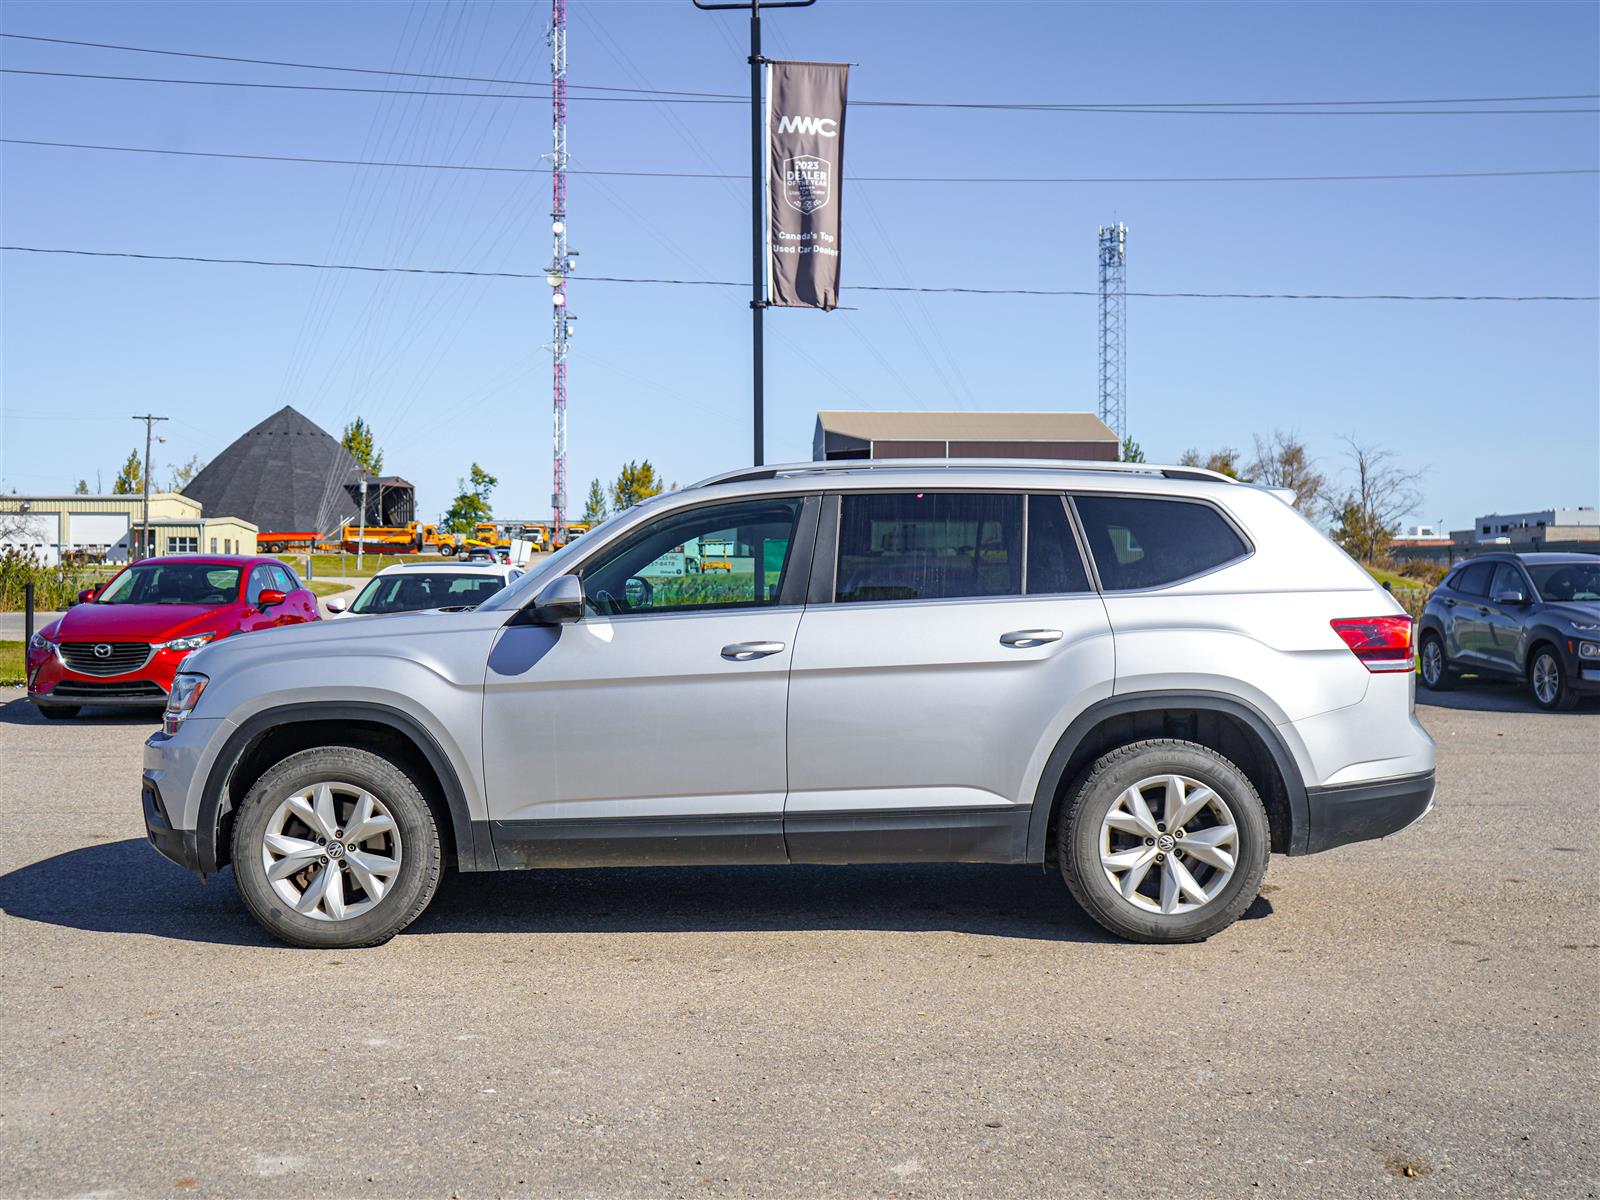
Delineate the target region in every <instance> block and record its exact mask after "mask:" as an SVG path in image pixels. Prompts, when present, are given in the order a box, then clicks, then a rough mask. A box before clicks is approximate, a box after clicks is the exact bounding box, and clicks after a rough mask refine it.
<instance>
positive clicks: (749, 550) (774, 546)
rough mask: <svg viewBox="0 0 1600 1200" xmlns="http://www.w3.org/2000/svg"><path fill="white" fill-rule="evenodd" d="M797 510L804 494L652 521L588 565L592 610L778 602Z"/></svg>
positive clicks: (616, 612)
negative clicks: (800, 496)
mask: <svg viewBox="0 0 1600 1200" xmlns="http://www.w3.org/2000/svg"><path fill="white" fill-rule="evenodd" d="M800 509H801V500H800V498H799V497H782V498H779V499H773V500H744V501H739V502H738V503H734V504H716V505H709V506H707V507H705V508H696V509H690V510H689V511H688V512H679V513H674V514H672V515H670V516H665V517H662V518H661V519H660V520H657V521H652V522H650V523H649V524H648V525H646V526H644V527H643V528H642V529H640V530H638V531H637V532H635V533H633V534H631V535H630V536H628V537H627V538H625V539H623V542H622V544H621V545H619V546H617V547H616V548H615V549H613V550H607V551H605V552H604V553H602V555H601V556H600V557H599V558H597V559H595V560H594V561H592V562H589V563H586V564H584V566H583V568H582V569H581V571H580V572H579V574H580V575H581V576H582V579H583V590H584V593H585V595H586V596H587V598H588V605H589V610H590V611H591V612H594V613H598V614H600V615H602V616H622V615H626V614H629V613H653V612H693V611H700V610H713V609H725V608H755V607H759V606H762V605H770V604H776V603H777V602H778V596H779V594H780V591H781V588H782V583H783V579H784V572H785V571H786V570H787V569H788V567H789V557H790V555H789V551H790V548H791V547H792V545H793V544H794V531H795V526H796V524H797V522H798V521H799V517H800ZM807 565H809V564H807ZM801 569H804V568H803V567H802V568H801Z"/></svg>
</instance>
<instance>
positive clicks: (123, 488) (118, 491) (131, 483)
mask: <svg viewBox="0 0 1600 1200" xmlns="http://www.w3.org/2000/svg"><path fill="white" fill-rule="evenodd" d="M111 491H112V493H113V494H114V495H118V496H134V495H137V494H139V493H140V492H142V491H144V466H143V464H141V463H140V462H139V452H138V451H137V450H132V451H129V453H128V461H127V462H125V463H123V464H122V470H120V471H118V472H117V481H116V482H115V483H113V484H112V485H111Z"/></svg>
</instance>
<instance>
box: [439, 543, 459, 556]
mask: <svg viewBox="0 0 1600 1200" xmlns="http://www.w3.org/2000/svg"><path fill="white" fill-rule="evenodd" d="M439 553H440V554H442V555H443V556H444V557H445V558H454V557H455V554H456V548H455V547H454V546H451V545H448V544H446V545H442V546H440V547H439Z"/></svg>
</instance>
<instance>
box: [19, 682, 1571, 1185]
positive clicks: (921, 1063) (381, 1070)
mask: <svg viewBox="0 0 1600 1200" xmlns="http://www.w3.org/2000/svg"><path fill="white" fill-rule="evenodd" d="M1439 700H1440V701H1441V703H1432V702H1427V701H1425V703H1424V704H1423V706H1422V709H1421V711H1422V714H1423V720H1424V722H1425V724H1426V725H1427V726H1428V728H1429V730H1430V731H1431V732H1432V734H1433V736H1434V737H1435V738H1436V739H1437V741H1438V743H1439V808H1438V810H1437V811H1436V812H1435V813H1433V814H1432V815H1431V816H1429V817H1428V818H1427V819H1426V820H1425V821H1424V822H1423V823H1422V824H1420V825H1419V826H1417V827H1415V828H1413V829H1412V830H1410V831H1408V832H1406V833H1404V834H1402V835H1399V836H1397V837H1394V838H1391V839H1389V840H1386V841H1383V842H1377V843H1368V844H1364V845H1356V846H1350V847H1346V848H1344V849H1341V850H1336V851H1333V852H1331V853H1328V854H1324V855H1319V856H1314V857H1310V858H1304V859H1286V858H1281V857H1280V858H1275V859H1274V860H1273V862H1272V865H1271V868H1270V870H1269V872H1268V875H1267V882H1266V887H1265V889H1264V891H1265V894H1264V896H1263V898H1262V900H1261V901H1260V902H1258V903H1257V905H1256V907H1255V908H1254V909H1253V910H1252V911H1251V912H1250V914H1249V915H1248V917H1247V919H1245V920H1243V921H1241V922H1239V923H1238V924H1237V925H1235V926H1234V927H1233V928H1231V929H1229V930H1228V931H1226V932H1224V933H1223V934H1221V935H1219V936H1218V937H1216V938H1214V939H1213V940H1212V941H1210V942H1208V943H1206V944H1203V945H1196V946H1182V947H1164V948H1163V947H1146V946H1132V945H1126V944H1122V943H1117V942H1111V941H1108V940H1107V939H1106V938H1105V937H1104V936H1103V935H1101V934H1100V932H1099V931H1098V929H1097V927H1096V926H1094V925H1093V924H1091V923H1090V921H1089V920H1088V919H1087V918H1086V917H1084V916H1083V915H1082V914H1081V913H1080V912H1079V911H1078V910H1077V909H1076V908H1075V907H1074V905H1073V904H1072V901H1071V899H1070V898H1069V897H1068V895H1067V893H1066V889H1065V888H1064V886H1063V885H1062V884H1061V882H1060V880H1059V878H1058V877H1056V876H1054V875H1046V874H1043V873H1041V872H1040V871H1038V870H1037V869H1025V868H1001V867H943V866H937V867H931V866H930V867H923V866H918V867H862V868H810V867H808V868H742V869H685V870H674V871H667V870H615V871H609V872H605V871H578V872H547V873H538V874H518V875H503V876H471V875H468V876H456V877H451V878H448V879H447V880H446V883H445V886H444V888H443V889H442V891H441V893H440V895H439V897H438V899H437V900H436V901H435V903H434V904H433V906H432V908H431V909H430V910H429V911H428V912H427V913H426V914H425V915H424V916H423V917H422V918H421V920H419V921H418V922H417V923H416V924H415V925H414V926H413V927H412V928H411V930H409V931H408V932H406V933H404V934H402V935H401V936H400V937H398V938H396V939H395V940H394V941H393V942H391V943H389V944H388V945H386V946H383V947H380V948H378V949H374V950H366V951H357V952H332V953H330V952H321V953H318V952H308V951H299V950H290V949H286V948H283V947H280V946H278V945H276V944H275V943H272V942H270V941H268V940H267V939H266V938H265V936H264V935H263V934H262V933H261V932H260V931H259V930H258V928H257V926H256V925H255V924H254V922H253V921H251V920H250V918H249V917H248V915H247V914H246V913H245V911H244V909H243V907H242V906H241V904H240V902H239V900H238V898H237V896H236V894H235V892H234V890H233V885H232V880H231V877H230V876H227V875H224V877H222V878H221V879H214V880H212V881H210V882H209V883H206V884H202V883H200V882H199V881H198V880H196V879H194V878H193V877H191V876H189V875H187V874H185V873H184V872H182V871H180V870H179V869H178V868H176V867H174V866H172V865H170V864H169V863H167V862H166V861H165V860H163V859H161V858H159V857H158V856H157V855H156V854H155V852H154V851H153V850H151V849H150V848H149V847H148V846H147V845H146V844H145V842H144V840H143V827H142V824H141V820H140V816H139V805H138V791H137V782H138V772H139V747H140V742H141V741H142V740H143V738H144V737H145V736H146V735H147V734H148V733H149V731H150V730H151V729H152V728H153V723H152V722H151V721H149V720H148V719H144V718H134V717H127V716H116V717H105V718H95V717H92V716H90V717H88V718H86V719H84V720H81V721H78V722H50V723H48V724H47V723H45V722H44V721H42V720H40V719H39V718H38V717H37V716H36V715H35V714H34V713H33V712H32V711H31V710H30V709H29V707H28V706H27V704H26V703H25V702H24V701H22V700H21V699H20V693H19V692H17V691H15V690H9V691H0V1012H3V1013H4V1014H5V1019H4V1020H3V1021H0V1085H3V1086H0V1196H6V1197H31V1196H52V1197H53V1196H80V1195H95V1196H100V1197H114V1196H127V1197H134V1196H161V1195H179V1196H268V1195H271V1196H279V1195H283V1196H309V1195H337V1196H451V1195H459V1196H463V1197H467V1196H507V1195H527V1194H532V1195H550V1194H564V1195H584V1196H591V1195H592V1196H612V1195H615V1196H654V1195H672V1196H690V1195H692V1196H700V1195H707V1196H778V1195H786V1196H791V1195H792V1196H872V1195H878V1196H937V1195H970V1196H980V1195H981V1196H995V1195H1014V1196H1037V1195H1085V1196H1088V1195H1101V1194H1108V1195H1118V1196H1123V1195H1132V1194H1143V1195H1172V1196H1208V1197H1209V1196H1222V1195H1233V1196H1237V1195H1242V1194H1278V1195H1295V1196H1302V1195H1340V1196H1352V1195H1354V1196H1403V1195H1417V1196H1433V1195H1452V1196H1455V1195H1459V1196H1487V1195H1496V1196H1498V1195H1538V1196H1593V1195H1595V1194H1596V1190H1597V1188H1596V1184H1595V1182H1594V1181H1595V1180H1597V1179H1600V1146H1597V1135H1596V1121H1595V1116H1596V1107H1595V1094H1596V1087H1597V1083H1600V1070H1597V1065H1600V1022H1597V1013H1600V1001H1597V996H1600V947H1597V944H1600V912H1597V891H1596V878H1597V873H1596V866H1597V862H1600V859H1597V850H1600V846H1597V835H1596V807H1595V795H1596V784H1597V778H1600V769H1597V768H1600V712H1597V711H1596V710H1595V709H1594V708H1592V707H1590V708H1586V709H1584V710H1582V711H1579V712H1577V713H1571V714H1553V715H1544V714H1538V713H1535V712H1533V711H1531V709H1530V706H1529V705H1528V703H1527V701H1526V699H1525V698H1524V697H1523V696H1522V694H1521V692H1520V691H1519V690H1512V689H1508V688H1490V687H1470V686H1469V687H1464V688H1462V689H1461V690H1460V691H1458V692H1455V693H1451V694H1449V695H1448V696H1446V697H1442V698H1439Z"/></svg>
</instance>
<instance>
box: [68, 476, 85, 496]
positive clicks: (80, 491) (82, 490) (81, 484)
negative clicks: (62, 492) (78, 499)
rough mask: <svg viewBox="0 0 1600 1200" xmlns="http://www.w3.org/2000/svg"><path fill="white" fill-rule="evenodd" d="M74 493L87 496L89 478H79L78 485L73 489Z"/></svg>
mask: <svg viewBox="0 0 1600 1200" xmlns="http://www.w3.org/2000/svg"><path fill="white" fill-rule="evenodd" d="M72 494H73V495H74V496H87V495H88V494H89V481H88V480H87V479H80V480H78V486H77V487H75V488H73V489H72Z"/></svg>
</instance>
